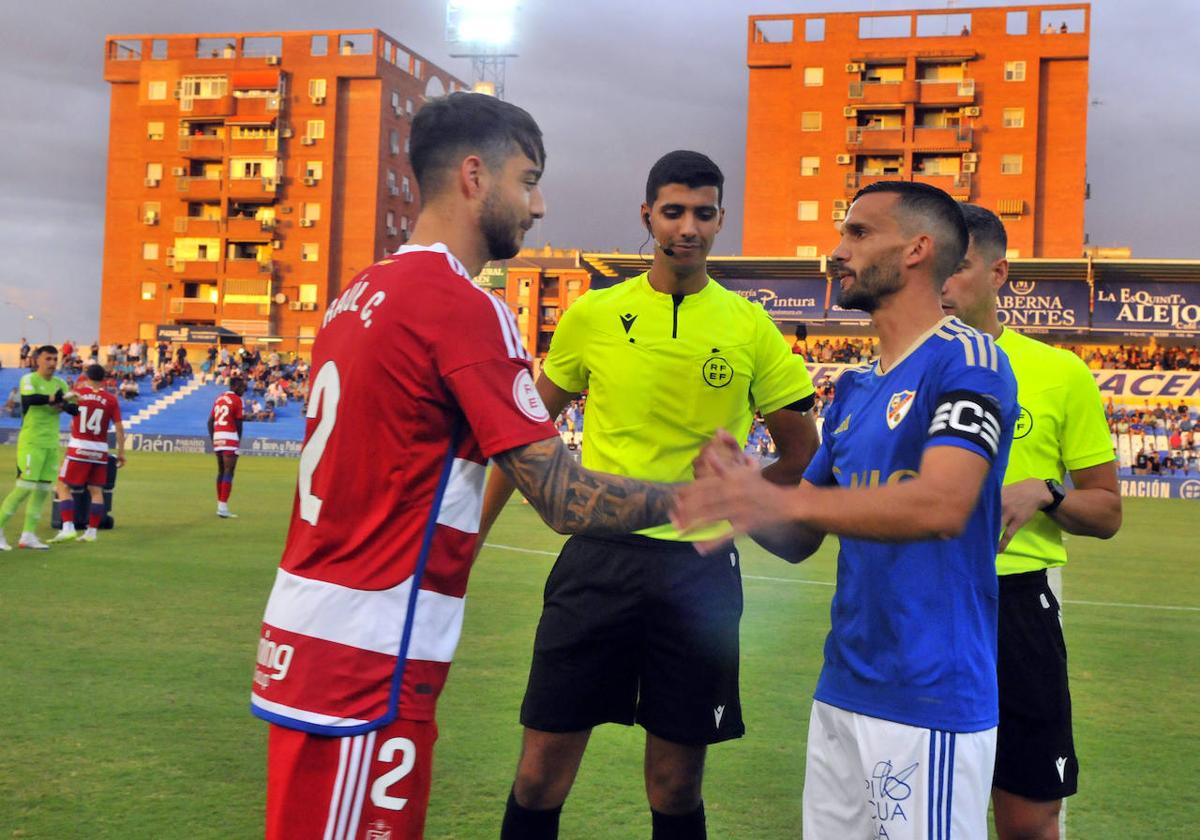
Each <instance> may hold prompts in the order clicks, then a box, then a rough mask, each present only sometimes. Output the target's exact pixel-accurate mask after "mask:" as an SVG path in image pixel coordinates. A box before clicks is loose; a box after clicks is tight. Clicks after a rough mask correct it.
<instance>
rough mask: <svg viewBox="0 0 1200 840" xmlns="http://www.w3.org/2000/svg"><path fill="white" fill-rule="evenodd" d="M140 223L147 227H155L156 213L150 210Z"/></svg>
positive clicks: (156, 221) (156, 222)
mask: <svg viewBox="0 0 1200 840" xmlns="http://www.w3.org/2000/svg"><path fill="white" fill-rule="evenodd" d="M142 221H143V222H145V223H146V224H148V225H156V224H158V213H156V212H154V211H153V210H151V211H150V212H149V213H147V214H146V215H145V216H143V217H142Z"/></svg>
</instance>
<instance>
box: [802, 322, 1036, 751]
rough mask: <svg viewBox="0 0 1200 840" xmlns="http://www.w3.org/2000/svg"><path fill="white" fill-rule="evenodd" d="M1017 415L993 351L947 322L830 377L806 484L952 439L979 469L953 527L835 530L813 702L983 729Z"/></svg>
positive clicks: (881, 474)
mask: <svg viewBox="0 0 1200 840" xmlns="http://www.w3.org/2000/svg"><path fill="white" fill-rule="evenodd" d="M1018 411H1019V409H1018V407H1017V383H1016V380H1015V379H1014V378H1013V374H1012V369H1011V368H1010V367H1009V364H1008V359H1007V357H1006V356H1005V355H1004V352H1003V351H1002V350H1000V349H999V348H998V347H997V346H996V344H995V342H994V341H993V340H992V338H991V336H988V335H985V334H983V333H980V332H978V331H977V330H974V329H972V328H971V327H968V326H966V325H965V324H963V323H962V322H961V321H958V320H957V319H954V318H946V319H944V320H942V321H941V322H939V323H938V325H937V326H936V327H935V328H934V329H933V330H932V331H930V332H929V333H928V334H927V335H926V337H925V338H924V339H922V340H919V341H918V342H917V343H916V344H915V345H914V346H913V348H912V349H911V350H910V351H909V352H908V353H907V354H906V355H905V356H904V357H902V358H901V359H900V360H899V361H898V362H897V363H896V364H894V365H893V366H892V368H891V369H890V370H888V371H887V372H886V373H885V372H882V371H881V370H880V369H879V366H878V362H877V363H876V364H875V365H872V366H869V367H863V368H857V369H853V370H849V371H847V372H846V373H844V374H842V376H841V378H839V379H838V381H837V392H836V396H835V398H834V400H833V402H832V404H831V405H830V406H829V409H828V411H827V412H826V414H825V419H824V425H823V428H822V441H821V446H820V448H819V449H818V450H817V454H816V455H815V456H814V458H813V460H812V463H811V464H810V465H809V467H808V470H807V471H806V473H805V476H804V477H805V478H806V479H807V480H808V481H810V482H812V483H813V484H816V485H825V486H829V485H837V486H840V487H863V486H879V485H885V484H889V483H894V482H898V481H904V480H905V479H908V478H912V477H914V476H916V475H917V471H918V470H919V469H920V466H921V455H922V453H923V452H924V451H925V449H926V448H927V447H930V446H959V447H963V448H965V449H968V450H970V451H972V452H975V453H976V454H978V455H980V456H981V457H983V458H986V459H987V460H988V462H989V463H990V464H991V469H990V471H989V472H988V474H987V478H986V479H985V480H984V483H983V487H982V489H981V490H980V493H979V501H978V504H977V505H976V506H975V510H974V512H973V513H972V514H971V518H970V520H969V521H968V523H967V526H966V528H965V529H964V530H963V532H962V533H961V534H960V535H959V536H958V537H955V538H953V539H947V540H941V539H933V540H921V541H916V542H900V543H891V542H876V541H874V540H863V539H850V538H845V537H843V538H841V549H840V551H839V553H838V574H837V591H836V592H835V594H834V598H833V605H832V607H831V610H830V612H831V617H832V629H831V630H830V632H829V636H828V637H827V638H826V641H825V665H824V667H823V668H822V670H821V677H820V679H819V680H818V682H817V690H816V694H815V696H816V698H817V699H818V700H821V701H822V702H824V703H828V704H830V705H832V706H837V707H838V708H841V709H846V710H848V711H852V712H858V713H860V714H864V715H870V716H871V717H876V718H882V719H884V720H891V721H896V722H898V723H904V724H908V725H910V726H920V727H926V728H930V729H940V730H946V731H951V732H977V731H979V730H982V729H988V728H991V727H993V726H996V724H997V717H998V708H997V697H996V604H997V597H998V596H997V583H996V548H997V544H998V542H999V535H1000V531H1001V522H1000V487H1001V484H1002V481H1003V479H1004V469H1005V466H1006V465H1007V463H1008V451H1009V447H1010V446H1011V444H1012V430H1013V424H1014V423H1015V422H1016V418H1017V414H1018Z"/></svg>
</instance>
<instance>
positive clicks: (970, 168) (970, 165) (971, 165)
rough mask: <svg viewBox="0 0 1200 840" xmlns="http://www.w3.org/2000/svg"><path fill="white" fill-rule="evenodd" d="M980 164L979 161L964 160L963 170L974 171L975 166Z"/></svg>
mask: <svg viewBox="0 0 1200 840" xmlns="http://www.w3.org/2000/svg"><path fill="white" fill-rule="evenodd" d="M978 165H979V164H977V163H968V162H967V161H963V165H962V171H963V172H974V171H975V167H977V166H978Z"/></svg>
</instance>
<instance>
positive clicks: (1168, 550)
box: [0, 448, 1200, 840]
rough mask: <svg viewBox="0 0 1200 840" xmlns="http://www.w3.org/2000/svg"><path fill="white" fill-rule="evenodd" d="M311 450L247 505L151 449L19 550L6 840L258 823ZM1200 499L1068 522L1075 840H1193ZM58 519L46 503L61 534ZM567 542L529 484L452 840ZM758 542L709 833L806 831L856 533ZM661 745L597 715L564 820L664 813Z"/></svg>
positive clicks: (475, 674)
mask: <svg viewBox="0 0 1200 840" xmlns="http://www.w3.org/2000/svg"><path fill="white" fill-rule="evenodd" d="M11 457H13V451H12V449H11V448H6V449H4V450H3V451H0V458H3V459H7V458H11ZM295 470H296V462H295V461H292V460H284V459H280V460H276V459H271V458H259V459H256V458H245V459H243V460H242V463H241V464H240V465H239V468H238V477H237V481H236V484H235V487H234V494H233V498H232V500H231V506H232V508H233V509H234V510H235V511H237V512H239V513H240V514H241V518H240V519H237V520H230V521H222V520H218V519H217V518H216V516H215V515H214V513H213V511H214V507H215V499H214V491H213V474H214V464H213V463H212V462H211V459H210V458H207V457H199V456H179V455H174V456H173V455H150V454H136V455H134V456H132V457H131V458H130V465H129V467H128V468H127V469H125V470H124V471H123V472H122V476H121V481H120V485H119V487H118V494H117V501H116V506H115V507H116V511H115V514H116V517H117V522H118V527H117V529H116V530H115V531H109V532H101V538H100V541H99V542H98V543H95V544H93V545H90V546H89V545H66V546H61V547H56V548H54V549H52V550H51V551H49V552H38V553H35V552H30V551H13V552H11V553H8V554H3V555H0V639H2V640H3V641H2V644H0V708H3V709H4V710H5V721H4V725H3V733H4V736H3V738H2V739H0V838H10V837H12V838H18V837H19V838H60V837H87V838H92V840H100V838H113V840H141V838H167V837H180V838H190V839H191V840H199V838H214V839H215V840H230V839H231V838H253V837H255V836H261V831H262V810H263V785H264V774H265V771H264V756H265V750H264V745H265V734H266V727H265V725H264V724H262V723H261V722H259V721H258V720H257V719H255V718H252V717H251V715H250V713H249V711H248V698H249V691H250V677H251V673H252V670H253V660H254V650H255V643H256V639H257V631H258V623H259V620H260V618H261V615H262V609H263V604H264V602H265V598H266V596H267V592H268V590H269V588H270V585H271V581H272V579H273V575H274V572H275V568H276V564H277V562H278V557H279V551H280V547H281V545H282V542H283V538H284V534H285V531H286V527H287V517H288V513H289V511H290V507H291V500H292V488H293V484H294V480H295ZM347 480H353V479H352V478H348V479H347ZM2 492H7V487H5V488H3V491H2ZM1197 511H1200V508H1197V506H1196V504H1195V503H1192V502H1173V501H1155V500H1127V502H1126V515H1125V522H1126V524H1125V528H1124V530H1123V531H1122V532H1121V534H1120V535H1118V537H1117V538H1116V539H1114V540H1112V541H1110V542H1098V541H1093V540H1086V539H1075V540H1072V542H1071V552H1072V561H1071V565H1070V566H1069V567H1068V569H1067V573H1066V576H1065V577H1066V598H1067V604H1066V609H1065V613H1066V630H1067V637H1068V645H1069V648H1070V651H1071V675H1072V686H1073V689H1074V698H1075V715H1076V737H1077V741H1078V747H1079V752H1080V756H1081V761H1082V767H1083V770H1082V777H1081V792H1080V794H1079V795H1078V796H1077V797H1075V798H1074V799H1072V800H1071V801H1070V806H1069V832H1070V833H1069V837H1070V838H1074V839H1075V840H1104V838H1122V839H1123V838H1160V837H1181V836H1184V835H1185V834H1187V833H1188V832H1189V831H1191V829H1190V828H1185V826H1191V825H1192V824H1193V823H1194V822H1195V821H1196V818H1197V817H1200V806H1198V805H1197V804H1196V802H1197V800H1196V797H1195V795H1194V792H1193V789H1192V788H1193V785H1194V784H1195V781H1196V779H1197V777H1200V758H1197V755H1198V753H1197V750H1196V745H1197V744H1200V712H1198V711H1197V707H1196V701H1197V691H1198V689H1200V656H1197V654H1196V650H1197V648H1198V647H1200V610H1198V609H1197V607H1198V606H1200V575H1197V557H1198V556H1200V554H1198V552H1197V550H1196V533H1197V532H1196V527H1195V523H1196V521H1197V520H1196V513H1197ZM19 519H20V517H19V516H18V518H17V519H16V520H14V521H13V522H11V523H10V524H9V529H8V536H9V540H10V541H12V542H14V543H15V538H16V536H17V531H18V529H19V524H20V523H19ZM48 521H49V515H48V511H47V514H46V515H45V517H44V519H43V525H44V527H43V536H49V526H48ZM561 542H562V538H561V537H558V536H557V535H555V534H553V533H552V532H550V531H549V530H548V529H547V528H546V527H545V526H543V525H542V524H541V523H540V522H539V521H538V520H537V518H536V515H535V514H534V513H533V512H532V510H531V509H530V508H529V507H527V506H522V505H520V504H515V503H514V504H512V505H510V506H509V509H508V510H507V511H506V512H505V514H504V516H503V517H502V519H501V521H500V523H499V525H498V526H497V528H496V530H495V532H494V533H493V535H492V537H491V538H490V543H492V544H494V546H493V547H491V548H488V549H486V550H485V551H484V552H483V555H482V557H481V560H480V562H479V564H478V566H477V568H476V570H475V572H474V576H473V579H472V582H471V590H470V595H469V597H468V609H467V620H466V628H465V631H464V634H463V641H462V644H461V646H460V648H459V653H458V656H457V658H456V662H455V665H454V668H453V669H452V671H451V676H450V683H449V686H448V688H447V690H446V693H445V695H444V696H443V699H442V702H441V707H440V711H439V718H440V726H441V732H442V735H441V740H440V742H439V745H438V752H437V759H436V765H435V770H434V792H433V801H432V804H431V807H430V819H429V826H428V832H427V836H429V837H430V838H491V837H496V836H497V835H498V826H499V821H500V816H501V814H502V811H503V806H504V799H505V796H506V795H507V791H508V786H509V784H510V782H511V778H512V772H513V769H514V766H515V763H516V756H517V749H518V744H519V738H520V730H519V727H518V724H517V710H518V707H519V704H520V699H521V694H522V691H523V688H524V681H525V677H526V673H527V668H528V658H529V651H530V645H531V642H532V638H533V629H534V625H535V622H536V619H537V615H538V610H539V604H540V597H541V588H542V584H543V581H544V580H545V576H546V573H547V571H548V570H549V568H550V564H551V562H552V561H553V556H552V554H553V552H554V550H555V549H556V548H557V547H558V545H560V544H561ZM831 542H832V541H831ZM499 546H510V547H513V548H517V549H522V551H514V550H511V549H509V548H501V547H499ZM743 549H744V554H745V556H744V568H743V571H744V574H745V576H746V577H745V591H746V615H745V618H744V620H743V623H742V649H743V660H742V667H743V674H742V691H743V704H744V706H745V716H746V720H747V727H748V734H747V736H746V737H745V738H744V739H742V740H741V741H737V742H732V743H728V744H723V745H719V746H717V747H715V748H714V749H712V750H711V751H710V753H709V761H708V772H707V779H706V784H705V792H706V795H705V801H706V807H707V811H708V819H709V832H710V836H712V837H714V838H755V840H759V838H761V839H762V840H769V839H770V838H795V837H798V836H799V830H800V816H799V813H800V791H801V787H802V784H803V770H804V740H805V730H806V727H807V719H808V708H809V703H810V699H809V698H810V694H811V691H812V687H813V685H814V683H815V680H816V676H817V671H818V669H819V667H820V663H821V643H822V639H823V637H824V634H825V632H826V630H827V627H828V622H829V618H828V603H829V598H830V595H831V593H832V588H831V587H830V586H829V585H828V584H829V582H830V581H831V580H832V579H833V574H834V552H833V549H832V547H831V546H830V545H827V546H826V547H825V548H824V549H823V550H822V552H821V553H820V554H819V556H817V557H814V558H813V559H812V560H810V561H808V562H807V563H804V564H802V565H800V566H789V565H787V564H786V563H783V562H782V561H779V560H775V559H773V558H770V557H769V556H767V555H766V554H764V553H763V552H761V551H759V550H758V549H757V548H756V547H751V546H750V545H749V544H746V545H744V546H743ZM537 552H543V553H537ZM1131 605H1138V606H1131ZM1167 606H1175V607H1186V608H1189V609H1174V610H1171V609H1163V608H1162V607H1167ZM641 744H642V735H641V732H640V731H639V730H634V729H627V728H624V727H616V726H608V727H602V728H601V729H599V730H597V732H596V733H595V734H594V735H593V738H592V743H591V746H590V748H589V751H588V754H587V756H586V758H585V759H584V765H583V769H582V771H581V773H580V777H579V780H578V782H577V784H576V787H575V791H574V793H573V795H572V797H571V799H570V800H569V801H568V803H567V807H566V809H565V811H564V814H563V821H562V837H563V838H565V839H566V840H570V838H589V840H603V838H632V837H646V836H648V835H649V815H648V813H647V809H646V805H645V801H644V795H643V792H642V783H641Z"/></svg>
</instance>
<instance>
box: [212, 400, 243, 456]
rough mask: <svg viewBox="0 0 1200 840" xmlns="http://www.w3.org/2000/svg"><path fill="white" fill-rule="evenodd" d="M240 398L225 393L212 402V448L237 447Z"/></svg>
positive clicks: (240, 417) (240, 407) (240, 411)
mask: <svg viewBox="0 0 1200 840" xmlns="http://www.w3.org/2000/svg"><path fill="white" fill-rule="evenodd" d="M242 416H243V414H242V398H241V397H239V396H238V395H237V394H235V393H233V391H226V392H225V393H224V394H222V395H221V396H219V397H217V399H216V400H215V401H214V402H213V407H212V421H213V446H215V447H217V448H220V447H221V446H230V445H232V446H235V447H236V446H237V443H238V425H237V424H238V421H239V420H241V419H242Z"/></svg>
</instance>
